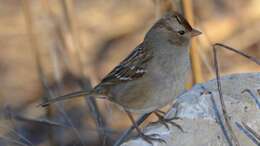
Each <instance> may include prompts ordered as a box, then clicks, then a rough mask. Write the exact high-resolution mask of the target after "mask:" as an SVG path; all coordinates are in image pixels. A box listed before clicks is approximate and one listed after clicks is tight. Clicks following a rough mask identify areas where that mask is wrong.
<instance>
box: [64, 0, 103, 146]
mask: <svg viewBox="0 0 260 146" xmlns="http://www.w3.org/2000/svg"><path fill="white" fill-rule="evenodd" d="M61 4H62V7H63V11H64V13H65V19H66V22H67V25H68V28H69V30H70V33H71V35H72V39H73V42H74V47H75V50H76V55H77V59H78V66H79V70H80V76H81V78H82V79H83V81H82V82H81V83H82V84H80V85H81V88H83V89H84V90H89V89H91V88H92V87H91V85H90V83H89V82H88V79H86V78H84V65H83V60H82V57H81V55H80V54H81V53H80V50H81V43H80V39H79V37H78V35H79V32H78V31H77V28H76V25H75V24H77V22H76V20H77V19H76V18H75V17H76V16H75V13H74V10H73V9H74V5H73V2H72V1H69V0H62V3H61ZM85 100H86V103H87V104H88V107H89V110H90V112H91V115H92V117H93V118H94V119H95V121H96V125H97V127H98V128H97V129H102V128H103V127H106V123H105V120H104V119H103V117H102V114H101V113H100V110H99V109H98V106H97V103H96V99H95V98H93V97H85ZM98 133H99V137H100V140H101V141H102V145H106V141H107V140H106V133H105V131H104V130H101V131H100V130H98Z"/></svg>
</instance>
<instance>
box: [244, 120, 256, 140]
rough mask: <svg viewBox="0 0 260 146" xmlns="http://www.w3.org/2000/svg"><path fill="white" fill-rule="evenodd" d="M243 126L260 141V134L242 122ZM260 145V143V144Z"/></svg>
mask: <svg viewBox="0 0 260 146" xmlns="http://www.w3.org/2000/svg"><path fill="white" fill-rule="evenodd" d="M242 124H243V126H244V127H245V128H246V129H247V130H248V131H249V132H250V133H251V134H252V135H254V137H255V138H257V140H259V141H260V135H259V134H258V133H256V132H255V130H253V129H252V128H251V127H249V126H248V125H247V124H246V123H244V122H242ZM259 144H260V143H259Z"/></svg>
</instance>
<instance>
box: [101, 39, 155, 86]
mask: <svg viewBox="0 0 260 146" xmlns="http://www.w3.org/2000/svg"><path fill="white" fill-rule="evenodd" d="M145 50H146V48H144V47H143V44H140V45H139V46H137V47H136V48H135V49H134V50H133V52H132V53H131V54H130V55H129V56H128V57H126V58H125V59H124V60H123V61H122V62H121V63H120V64H119V65H118V66H116V67H115V68H114V69H113V70H112V71H111V72H110V73H109V74H108V75H107V76H105V78H104V79H103V80H102V81H101V83H100V84H114V83H121V82H127V81H132V80H136V79H138V78H140V77H142V76H143V75H144V74H145V73H146V67H147V64H148V61H149V60H150V59H151V58H152V55H151V53H147V51H145Z"/></svg>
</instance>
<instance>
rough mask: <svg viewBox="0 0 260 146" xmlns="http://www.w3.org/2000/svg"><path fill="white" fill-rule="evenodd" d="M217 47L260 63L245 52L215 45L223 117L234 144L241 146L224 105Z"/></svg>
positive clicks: (215, 63) (218, 44) (259, 62)
mask: <svg viewBox="0 0 260 146" xmlns="http://www.w3.org/2000/svg"><path fill="white" fill-rule="evenodd" d="M217 46H220V47H223V48H226V49H227V50H230V51H233V52H235V53H238V54H239V55H241V56H244V57H246V58H248V59H250V60H252V61H253V62H255V63H257V64H259V65H260V61H259V60H258V59H256V58H254V57H252V56H249V55H247V54H245V53H243V52H240V51H238V50H236V49H234V48H231V47H229V46H226V45H223V44H220V43H216V44H214V45H213V52H214V65H215V70H216V72H215V73H216V77H217V86H218V93H219V97H220V102H221V106H222V112H223V116H224V119H225V123H226V125H227V128H228V130H229V132H230V136H231V139H232V141H233V142H234V144H235V145H236V146H239V142H238V139H237V138H236V136H235V133H234V131H233V129H232V127H231V124H230V120H229V118H228V115H227V110H226V105H225V103H224V98H223V95H222V88H221V82H220V75H219V68H218V60H217Z"/></svg>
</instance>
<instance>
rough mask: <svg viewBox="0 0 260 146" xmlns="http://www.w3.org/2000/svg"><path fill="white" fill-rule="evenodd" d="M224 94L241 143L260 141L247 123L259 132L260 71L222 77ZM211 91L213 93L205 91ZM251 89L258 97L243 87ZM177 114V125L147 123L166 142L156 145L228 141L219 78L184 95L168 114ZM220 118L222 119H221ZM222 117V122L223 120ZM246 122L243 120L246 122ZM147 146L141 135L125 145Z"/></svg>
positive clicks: (214, 145) (218, 145)
mask: <svg viewBox="0 0 260 146" xmlns="http://www.w3.org/2000/svg"><path fill="white" fill-rule="evenodd" d="M221 84H222V91H223V97H224V101H225V105H226V108H227V112H228V116H229V117H230V121H231V125H232V128H233V130H234V132H235V134H236V137H237V138H238V140H239V143H240V145H241V146H255V145H260V139H258V141H257V138H256V137H255V136H254V134H252V132H250V131H249V130H248V129H247V128H246V125H247V126H249V127H250V129H252V130H253V131H254V132H255V133H257V134H258V135H260V109H259V108H260V106H259V103H257V102H259V101H258V100H260V95H259V94H258V93H257V89H260V73H246V74H233V75H228V76H225V77H222V78H221ZM205 89H206V90H207V91H210V92H211V93H212V94H209V93H207V92H205ZM245 89H249V90H250V91H252V93H253V94H254V96H255V97H253V96H251V95H250V94H249V93H248V92H243V93H242V91H243V90H245ZM173 116H178V117H180V118H181V119H179V120H176V121H175V122H176V123H177V124H178V125H180V126H181V127H182V128H183V130H184V132H182V131H181V130H180V129H178V128H177V127H175V126H172V125H169V129H167V128H166V127H165V126H164V125H162V124H160V123H158V124H156V125H148V126H147V127H146V128H145V129H144V132H145V134H158V135H159V136H160V137H161V138H162V139H164V140H165V141H166V143H159V142H154V143H153V145H154V146H225V145H229V144H228V140H227V138H226V137H225V134H224V133H225V132H224V131H225V130H224V129H223V122H224V120H223V114H222V110H221V106H220V100H219V94H218V91H217V84H216V80H211V81H208V82H206V83H203V84H198V85H195V86H194V87H193V88H192V89H191V90H189V91H187V92H186V93H185V94H183V95H181V96H180V97H179V98H178V99H177V100H176V103H175V104H174V106H173V108H171V109H170V110H169V112H168V113H167V114H166V118H170V117H173ZM220 119H221V120H220ZM221 121H222V122H221ZM243 123H244V124H243ZM137 145H138V146H148V145H151V144H149V143H147V142H145V141H144V140H143V139H142V138H136V139H131V140H129V141H127V142H125V143H123V144H122V146H137Z"/></svg>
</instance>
